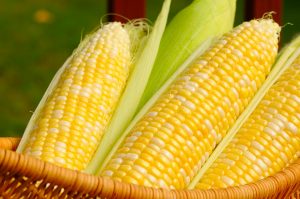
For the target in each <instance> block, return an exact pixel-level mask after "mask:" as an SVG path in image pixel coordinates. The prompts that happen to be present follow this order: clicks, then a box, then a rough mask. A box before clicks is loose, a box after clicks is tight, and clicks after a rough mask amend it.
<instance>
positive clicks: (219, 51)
mask: <svg viewBox="0 0 300 199" xmlns="http://www.w3.org/2000/svg"><path fill="white" fill-rule="evenodd" d="M279 30H280V28H279V26H278V25H277V24H276V23H274V22H273V21H272V20H267V19H261V20H259V21H256V20H253V21H250V22H246V23H243V24H242V25H240V26H238V27H237V28H235V29H233V30H232V31H231V32H229V33H227V34H225V35H224V36H223V37H222V38H221V39H220V40H219V41H218V42H217V43H216V44H215V45H213V46H212V47H211V48H210V49H209V50H208V51H206V52H205V53H204V54H203V55H202V56H201V57H199V58H198V59H197V60H196V61H195V62H194V63H193V64H192V65H190V66H189V67H188V68H187V69H186V70H185V71H184V72H183V73H182V74H181V75H180V76H179V77H178V78H177V79H176V80H175V81H174V82H173V84H171V86H170V87H169V88H168V89H167V90H166V91H165V92H164V93H163V94H162V95H161V96H160V98H159V99H158V100H157V101H156V103H155V104H154V105H153V106H152V107H151V108H150V109H149V110H148V113H147V114H146V115H144V117H142V118H141V119H140V121H138V122H137V123H136V125H135V126H134V127H133V128H132V130H131V131H130V132H129V134H128V135H127V138H125V140H124V141H123V143H122V144H121V145H120V146H119V149H118V150H117V151H116V152H115V153H114V154H113V155H112V159H115V158H117V157H120V154H123V156H124V157H123V159H125V158H126V156H129V154H130V155H132V154H134V158H133V159H131V160H130V162H129V163H125V162H124V161H120V163H119V164H120V165H128V167H130V169H129V170H128V171H124V172H125V173H126V176H129V175H130V173H131V172H132V171H135V172H141V171H140V169H137V168H136V167H135V166H136V165H137V164H138V162H139V159H140V158H143V160H144V161H146V162H147V165H148V166H147V167H143V165H139V166H142V167H143V168H144V169H143V176H141V175H139V176H131V178H122V177H121V180H122V181H124V182H128V183H138V184H140V185H144V186H152V187H168V188H178V189H180V188H185V187H186V186H187V185H188V184H189V183H190V181H191V179H193V177H194V176H195V175H196V173H197V171H198V170H199V168H200V167H201V166H202V165H203V163H204V162H205V161H206V159H207V158H208V157H209V155H210V153H211V152H212V151H213V150H214V147H215V146H216V145H217V144H218V143H219V142H220V141H221V139H222V138H223V137H224V135H225V134H226V132H227V130H228V129H229V127H230V126H231V125H232V124H233V123H234V122H235V120H236V119H237V117H238V116H239V114H240V113H241V112H242V111H243V110H244V108H245V106H246V105H247V103H248V102H249V101H250V99H251V97H252V96H253V95H254V93H255V92H256V90H257V89H258V88H259V86H260V85H261V84H262V82H263V81H264V80H265V77H266V75H267V74H268V72H269V70H270V67H271V65H272V64H273V62H274V59H275V56H276V53H277V42H278V33H279ZM261 46H263V48H262V47H261ZM220 57H221V58H222V59H221V58H220ZM251 67H252V68H251ZM250 68H251V71H250V72H249V69H250ZM249 73H251V74H250V75H248V74H249ZM246 91H247V92H246ZM192 118H195V119H192ZM135 142H142V143H143V145H145V147H143V148H141V149H140V150H139V152H138V153H135V152H134V153H133V152H132V149H133V147H131V146H130V145H128V144H129V143H135ZM125 146H126V149H128V151H126V152H124V148H125ZM168 146H172V147H168ZM192 153H196V155H194V156H192V155H191V154H192ZM164 159H167V160H168V161H165V160H164ZM111 164H112V160H110V161H108V163H107V164H106V166H105V167H104V169H103V172H102V175H103V176H110V177H112V178H115V177H118V178H119V177H120V176H119V175H117V176H115V173H118V172H119V171H120V170H122V169H121V167H120V168H119V169H116V170H114V169H110V165H111ZM145 170H146V171H145ZM108 174H109V175H108ZM146 174H147V175H146ZM144 176H148V177H144ZM165 176H168V177H167V178H166V177H165ZM132 178H134V180H131V179H132ZM170 179H171V181H170Z"/></svg>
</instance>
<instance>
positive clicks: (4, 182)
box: [0, 138, 300, 199]
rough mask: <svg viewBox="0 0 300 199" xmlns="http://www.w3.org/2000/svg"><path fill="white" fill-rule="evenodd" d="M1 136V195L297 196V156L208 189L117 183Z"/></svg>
mask: <svg viewBox="0 0 300 199" xmlns="http://www.w3.org/2000/svg"><path fill="white" fill-rule="evenodd" d="M18 143H19V139H18V138H0V184H1V185H0V198H1V196H2V198H20V197H22V198H97V197H101V198H139V199H141V198H300V160H298V161H297V162H296V163H295V164H292V165H290V166H289V167H287V168H286V169H284V171H282V172H279V173H277V174H276V175H274V176H272V177H268V178H266V179H264V180H261V181H259V182H256V183H252V184H248V185H243V186H238V187H230V188H227V189H210V190H167V189H154V188H148V187H142V186H137V185H132V184H126V183H120V182H116V181H113V180H110V179H107V178H103V177H96V176H92V175H87V174H84V173H80V172H78V171H73V170H69V169H64V168H61V167H58V166H55V165H53V164H50V163H45V162H43V161H40V160H37V159H34V158H31V157H28V156H25V155H21V154H17V153H16V152H14V151H13V150H14V149H16V147H17V145H18Z"/></svg>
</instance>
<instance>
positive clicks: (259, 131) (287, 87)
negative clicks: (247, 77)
mask: <svg viewBox="0 0 300 199" xmlns="http://www.w3.org/2000/svg"><path fill="white" fill-rule="evenodd" d="M299 80H300V56H299V57H298V58H297V59H296V60H295V62H294V63H293V64H292V65H291V66H290V68H288V69H287V71H285V72H284V73H283V75H281V76H280V78H279V79H278V81H277V82H276V83H275V84H274V85H273V86H272V87H271V89H270V90H269V91H268V93H267V94H266V96H265V97H264V98H263V100H262V101H261V102H260V104H259V105H258V107H257V108H256V109H255V111H254V112H253V114H252V115H251V116H250V117H249V118H248V120H247V121H246V123H244V124H243V126H242V128H241V129H240V130H239V131H238V133H237V134H236V136H235V137H234V139H233V140H232V141H231V142H230V143H229V145H228V146H227V148H225V150H224V151H223V152H222V154H221V155H220V156H219V158H217V159H216V161H215V162H214V163H213V165H212V166H211V167H210V168H209V169H208V170H207V172H206V173H205V174H204V175H203V177H202V179H201V180H200V182H199V183H198V184H197V185H196V188H198V189H207V188H225V187H227V186H234V185H242V184H247V183H250V182H254V181H257V180H259V179H262V178H265V177H267V176H270V175H273V174H275V173H276V172H278V171H280V170H281V169H283V168H284V167H286V166H287V165H288V164H289V163H291V162H293V161H295V160H296V159H297V158H298V157H299V155H300V108H299V107H300V83H299Z"/></svg>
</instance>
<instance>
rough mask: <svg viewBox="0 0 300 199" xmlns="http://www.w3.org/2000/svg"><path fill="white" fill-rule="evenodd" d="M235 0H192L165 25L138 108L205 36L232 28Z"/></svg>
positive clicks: (217, 34) (218, 33)
mask: <svg viewBox="0 0 300 199" xmlns="http://www.w3.org/2000/svg"><path fill="white" fill-rule="evenodd" d="M235 9H236V0H214V1H211V0H194V1H193V2H192V3H191V4H190V5H189V6H187V7H186V8H184V9H183V10H182V11H180V12H179V13H178V14H177V15H176V16H175V17H174V18H173V19H172V21H171V22H170V24H168V26H167V28H166V30H165V32H164V35H163V37H162V40H161V45H160V47H159V51H158V54H157V58H156V61H155V64H154V66H153V70H152V72H151V76H150V79H149V82H148V84H147V87H146V89H145V91H144V93H143V97H142V99H141V101H140V102H139V108H138V110H139V109H140V108H141V107H143V105H144V104H145V103H146V102H147V100H149V99H150V97H151V96H152V95H153V94H154V93H155V92H156V91H157V90H158V89H159V88H160V87H161V86H162V85H163V84H164V83H165V82H166V80H167V79H168V78H169V77H170V76H171V75H172V74H173V73H174V72H175V71H176V70H177V69H178V67H179V66H180V65H181V64H182V63H183V62H184V60H186V59H187V58H188V57H189V55H190V54H191V53H192V52H194V50H195V49H196V48H197V47H198V46H199V45H200V44H201V43H202V42H203V41H205V40H206V39H207V38H208V37H214V36H220V35H222V34H223V33H225V32H228V31H229V30H231V29H232V27H233V22H234V17H235Z"/></svg>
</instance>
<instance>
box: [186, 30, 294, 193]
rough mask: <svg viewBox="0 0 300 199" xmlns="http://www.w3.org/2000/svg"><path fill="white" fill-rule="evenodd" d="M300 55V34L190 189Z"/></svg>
mask: <svg viewBox="0 0 300 199" xmlns="http://www.w3.org/2000/svg"><path fill="white" fill-rule="evenodd" d="M299 55H300V36H299V37H298V38H296V39H295V40H293V41H292V42H291V43H290V45H288V46H286V47H285V48H284V49H283V50H281V52H280V53H279V55H278V57H277V60H276V62H275V64H274V65H273V67H272V71H271V72H270V74H269V76H268V78H267V79H266V81H265V82H264V84H263V85H262V86H261V88H260V89H259V90H258V92H257V93H256V95H255V96H254V98H253V99H252V100H251V102H250V103H249V105H248V106H247V108H246V109H245V110H244V112H243V113H242V114H241V115H240V117H239V118H238V120H237V121H236V122H235V124H234V125H233V126H232V127H231V129H230V130H229V132H228V134H227V135H226V136H225V137H224V139H223V140H222V141H221V142H220V144H219V145H218V146H217V147H216V149H215V150H214V152H213V153H212V154H211V156H210V157H209V158H208V160H207V161H206V162H205V164H204V166H203V167H202V168H201V169H200V170H199V172H198V174H197V175H196V176H195V178H194V179H193V180H192V182H191V183H190V185H189V186H188V188H189V189H194V188H195V186H196V185H197V184H198V182H199V181H200V180H201V179H202V177H203V175H205V173H206V172H207V170H209V168H210V167H211V166H212V165H213V163H214V162H215V161H216V159H217V158H218V157H219V156H220V154H221V153H222V152H223V150H224V149H225V148H226V146H227V145H228V144H229V143H230V142H231V141H232V139H233V138H234V137H235V135H236V133H237V132H238V131H239V129H240V128H241V127H242V125H243V124H244V123H245V122H246V121H247V119H248V118H249V117H250V115H251V114H252V112H253V111H254V110H255V108H256V107H257V106H258V105H259V103H260V101H261V100H262V99H263V97H264V96H265V95H266V94H267V92H268V91H269V89H270V88H271V87H272V85H273V84H274V83H275V82H276V81H277V80H278V79H279V78H280V76H281V75H282V74H283V73H284V72H285V71H286V70H288V67H289V66H290V65H291V64H292V63H293V62H294V61H295V59H296V58H297V57H298V56H299Z"/></svg>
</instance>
